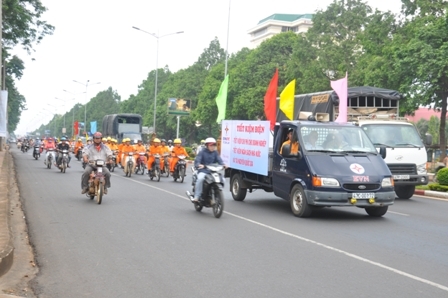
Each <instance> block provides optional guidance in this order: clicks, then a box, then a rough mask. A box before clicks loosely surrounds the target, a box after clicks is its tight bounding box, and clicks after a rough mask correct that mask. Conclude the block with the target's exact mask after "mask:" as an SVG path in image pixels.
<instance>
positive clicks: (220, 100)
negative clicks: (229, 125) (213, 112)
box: [216, 75, 229, 124]
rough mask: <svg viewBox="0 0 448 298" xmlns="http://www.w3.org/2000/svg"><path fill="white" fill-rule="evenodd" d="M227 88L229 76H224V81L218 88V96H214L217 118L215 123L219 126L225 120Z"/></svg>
mask: <svg viewBox="0 0 448 298" xmlns="http://www.w3.org/2000/svg"><path fill="white" fill-rule="evenodd" d="M228 86H229V75H226V77H225V78H224V81H222V83H221V87H220V88H219V93H218V96H216V105H217V106H218V118H216V122H217V123H218V124H219V123H221V121H222V120H224V119H225V118H226V105H227V87H228Z"/></svg>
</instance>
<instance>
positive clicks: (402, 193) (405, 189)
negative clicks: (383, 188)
mask: <svg viewBox="0 0 448 298" xmlns="http://www.w3.org/2000/svg"><path fill="white" fill-rule="evenodd" d="M414 192H415V185H403V186H395V194H396V195H397V197H399V198H400V199H403V200H408V199H410V198H412V196H413V195H414Z"/></svg>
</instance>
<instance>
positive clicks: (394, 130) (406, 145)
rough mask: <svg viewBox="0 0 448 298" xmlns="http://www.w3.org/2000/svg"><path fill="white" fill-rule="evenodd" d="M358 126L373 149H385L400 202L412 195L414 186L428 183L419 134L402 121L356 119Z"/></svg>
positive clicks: (386, 117) (381, 118)
mask: <svg viewBox="0 0 448 298" xmlns="http://www.w3.org/2000/svg"><path fill="white" fill-rule="evenodd" d="M358 125H359V126H360V127H361V128H362V130H363V131H364V132H365V133H366V134H367V135H368V136H369V138H370V139H371V140H372V143H373V145H374V146H375V147H377V148H379V147H380V146H384V147H386V152H387V153H386V159H385V161H386V163H387V165H388V167H389V169H390V171H391V172H392V175H393V178H394V180H395V192H396V194H397V196H398V197H399V198H401V199H409V198H411V197H412V196H413V195H414V192H415V186H416V185H425V184H427V183H428V174H427V171H426V161H427V153H426V148H425V145H424V144H423V142H422V140H421V138H420V135H419V133H418V131H417V129H416V128H415V126H414V125H413V124H412V123H409V122H408V121H407V119H406V118H402V117H395V116H394V115H386V116H384V117H381V116H376V117H359V120H358Z"/></svg>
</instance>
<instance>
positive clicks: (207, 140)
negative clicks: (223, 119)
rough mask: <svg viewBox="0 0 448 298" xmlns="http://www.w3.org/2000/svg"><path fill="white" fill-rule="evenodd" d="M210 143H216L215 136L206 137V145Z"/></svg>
mask: <svg viewBox="0 0 448 298" xmlns="http://www.w3.org/2000/svg"><path fill="white" fill-rule="evenodd" d="M209 143H216V140H215V139H214V138H206V139H205V145H207V144H209Z"/></svg>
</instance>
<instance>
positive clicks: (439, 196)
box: [414, 189, 448, 200]
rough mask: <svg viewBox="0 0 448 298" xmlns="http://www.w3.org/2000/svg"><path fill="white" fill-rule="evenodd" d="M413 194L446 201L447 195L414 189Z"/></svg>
mask: <svg viewBox="0 0 448 298" xmlns="http://www.w3.org/2000/svg"><path fill="white" fill-rule="evenodd" d="M414 194H416V195H419V196H428V197H435V198H440V199H446V200H448V193H446V192H440V191H433V190H423V189H416V190H415V191H414Z"/></svg>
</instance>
